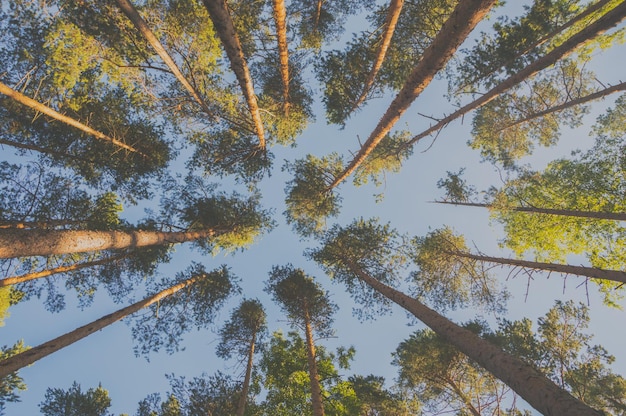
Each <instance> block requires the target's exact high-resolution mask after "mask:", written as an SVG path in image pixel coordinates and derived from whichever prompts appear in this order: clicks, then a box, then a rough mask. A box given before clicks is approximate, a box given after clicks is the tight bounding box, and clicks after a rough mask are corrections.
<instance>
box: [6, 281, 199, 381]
mask: <svg viewBox="0 0 626 416" xmlns="http://www.w3.org/2000/svg"><path fill="white" fill-rule="evenodd" d="M198 279H199V278H198V277H194V278H192V279H188V280H186V281H184V282H182V283H179V284H177V285H175V286H172V287H170V288H169V289H165V290H163V291H161V292H159V293H157V294H156V295H153V296H150V297H148V298H146V299H144V300H141V301H139V302H136V303H133V304H132V305H130V306H127V307H125V308H123V309H120V310H118V311H116V312H113V313H111V314H109V315H105V316H103V317H102V318H100V319H98V320H95V321H93V322H91V323H89V324H87V325H84V326H81V327H80V328H77V329H75V330H73V331H71V332H68V333H67V334H64V335H61V336H60V337H57V338H55V339H53V340H51V341H48V342H45V343H43V344H40V345H38V346H36V347H34V348H31V349H29V350H26V351H24V352H21V353H19V354H16V355H14V356H12V357H9V358H7V359H4V360H2V361H0V379H2V378H3V377H6V376H8V375H9V374H11V373H12V372H14V371H17V370H19V369H21V368H23V367H26V366H27V365H30V364H32V363H34V362H35V361H37V360H40V359H42V358H44V357H46V356H48V355H50V354H52V353H54V352H56V351H59V350H60V349H62V348H65V347H67V346H68V345H71V344H73V343H75V342H76V341H80V340H81V339H83V338H85V337H86V336H88V335H91V334H93V333H94V332H96V331H99V330H101V329H103V328H105V327H107V326H109V325H111V324H112V323H114V322H117V321H119V320H121V319H124V318H125V317H127V316H129V315H131V314H133V313H135V312H138V311H140V310H141V309H143V308H146V307H148V306H150V305H152V304H153V303H156V302H158V301H160V300H161V299H164V298H166V297H168V296H170V295H173V294H174V293H176V292H178V291H179V290H181V289H184V288H185V287H187V286H189V285H191V284H193V283H195V282H196V281H197V280H198Z"/></svg>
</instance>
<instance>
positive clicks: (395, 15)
mask: <svg viewBox="0 0 626 416" xmlns="http://www.w3.org/2000/svg"><path fill="white" fill-rule="evenodd" d="M403 5H404V0H391V2H390V3H389V9H388V10H387V17H386V18H385V25H384V31H383V34H382V36H381V39H380V45H379V46H378V50H377V51H376V58H375V59H374V64H373V65H372V69H371V70H370V72H369V74H368V75H367V79H366V80H365V83H364V84H363V91H361V95H360V96H359V98H358V99H357V100H356V102H355V103H354V105H353V106H352V109H351V110H350V112H351V113H352V112H354V111H355V110H356V109H357V108H359V106H360V105H361V104H363V102H364V101H365V99H366V98H367V94H368V93H369V91H370V90H371V89H372V85H374V80H375V79H376V75H378V71H380V68H381V67H382V66H383V62H384V61H385V56H386V55H387V49H389V45H391V38H392V37H393V33H394V31H395V30H396V24H397V23H398V19H399V18H400V12H402V6H403Z"/></svg>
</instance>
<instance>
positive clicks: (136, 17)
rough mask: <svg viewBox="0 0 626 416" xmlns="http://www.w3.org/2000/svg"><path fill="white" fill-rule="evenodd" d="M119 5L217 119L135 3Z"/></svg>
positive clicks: (124, 0)
mask: <svg viewBox="0 0 626 416" xmlns="http://www.w3.org/2000/svg"><path fill="white" fill-rule="evenodd" d="M116 1H117V5H118V6H119V7H120V9H122V11H123V12H124V14H125V15H126V17H128V19H129V20H130V21H131V22H132V23H133V25H134V26H135V28H137V30H139V32H140V33H141V34H142V35H143V37H144V38H146V40H147V41H148V43H149V44H150V46H152V49H154V51H155V52H156V53H157V54H158V55H159V56H160V57H161V59H162V60H163V62H164V63H165V65H167V67H168V68H169V69H170V71H172V74H174V76H175V77H176V79H177V80H178V82H180V83H181V84H182V85H183V87H184V88H185V89H186V90H187V92H189V94H191V96H192V97H193V99H194V100H196V102H197V103H198V104H199V105H200V107H202V110H203V111H204V112H205V113H206V114H207V115H208V116H209V117H210V118H211V120H212V121H215V120H217V117H216V115H215V114H214V113H213V112H212V111H211V110H210V109H209V106H208V105H207V104H206V102H205V101H204V100H203V99H202V98H201V97H200V93H199V92H198V91H197V90H196V88H195V87H193V86H192V85H191V83H190V82H189V81H188V80H187V78H186V77H185V76H184V75H183V73H182V72H181V71H180V69H179V68H178V65H176V62H174V60H173V59H172V57H171V56H170V54H169V53H168V52H167V51H166V50H165V48H164V47H163V45H162V44H161V42H160V41H159V39H158V38H157V37H156V36H155V35H154V33H153V32H152V30H150V27H149V26H148V24H147V23H146V21H145V20H143V18H142V17H141V15H140V14H139V12H138V11H137V9H135V7H134V6H133V4H132V3H131V2H130V1H129V0H116Z"/></svg>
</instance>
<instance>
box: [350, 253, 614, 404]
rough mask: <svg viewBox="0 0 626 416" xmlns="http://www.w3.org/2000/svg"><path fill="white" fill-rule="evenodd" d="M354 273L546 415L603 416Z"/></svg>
mask: <svg viewBox="0 0 626 416" xmlns="http://www.w3.org/2000/svg"><path fill="white" fill-rule="evenodd" d="M351 270H352V272H353V273H354V274H356V275H357V276H358V278H359V279H360V280H361V281H363V282H364V283H366V284H367V285H369V286H370V287H372V288H373V289H374V290H376V291H377V292H379V293H381V294H382V295H384V296H385V297H387V298H388V299H390V300H391V301H393V302H395V303H397V304H398V305H400V306H401V307H402V308H404V309H405V310H407V311H408V312H410V313H412V314H413V315H414V316H415V317H416V318H417V319H419V320H420V321H422V322H423V323H424V324H426V326H428V327H429V328H430V329H432V330H433V331H434V332H435V333H436V334H437V335H439V336H440V337H441V338H442V339H444V340H446V341H447V342H449V343H450V344H451V345H454V346H455V347H456V348H457V349H458V350H459V351H461V352H462V353H463V354H465V355H467V356H468V357H469V358H470V359H472V360H474V361H475V362H476V363H478V364H479V365H480V366H482V367H483V368H485V369H486V370H487V371H489V372H490V373H492V374H493V375H494V376H496V377H497V378H499V379H500V380H502V381H503V382H504V383H505V384H507V385H508V386H509V387H511V388H512V389H513V390H514V391H515V392H516V393H517V394H519V395H520V397H522V398H523V399H524V400H526V402H528V404H530V405H531V406H532V407H534V408H535V409H536V410H538V411H539V412H541V413H542V414H544V415H554V416H556V415H577V416H582V415H589V416H592V415H593V416H599V415H602V414H603V413H602V412H599V411H597V410H595V409H592V408H591V407H589V406H587V405H586V404H585V403H583V402H581V401H580V400H578V399H577V398H575V397H574V396H572V395H571V394H569V393H568V392H567V391H565V390H563V389H561V388H560V387H558V386H557V385H556V384H554V383H553V382H552V381H550V380H549V379H547V378H546V377H545V376H544V375H542V374H541V373H540V372H539V371H538V370H536V369H535V368H533V367H532V366H530V365H529V364H526V363H525V362H524V361H522V360H520V359H519V358H517V357H515V356H513V355H511V354H508V353H506V352H504V351H502V350H501V349H499V348H498V347H496V346H495V345H493V344H491V343H490V342H488V341H486V340H484V339H482V338H480V337H479V336H478V335H476V334H474V333H473V332H471V331H469V330H467V329H465V328H462V327H460V326H459V325H457V324H455V323H454V322H452V321H450V320H449V319H447V318H446V317H444V316H442V315H440V314H439V313H437V312H436V311H434V310H432V309H430V308H429V307H427V306H426V305H424V304H422V303H421V302H419V301H418V300H416V299H413V298H411V297H409V296H407V295H405V294H404V293H402V292H400V291H398V290H396V289H393V288H391V287H389V286H387V285H385V284H383V283H381V282H379V281H378V280H376V279H374V278H373V277H371V276H369V275H367V274H366V273H365V272H364V271H363V270H361V269H360V268H358V267H356V266H354V265H351Z"/></svg>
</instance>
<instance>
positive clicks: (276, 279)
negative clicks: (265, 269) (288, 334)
mask: <svg viewBox="0 0 626 416" xmlns="http://www.w3.org/2000/svg"><path fill="white" fill-rule="evenodd" d="M265 291H266V292H268V293H270V294H271V295H272V298H273V299H274V300H275V301H276V302H277V303H278V304H279V305H280V306H281V308H282V309H283V311H284V312H285V314H286V315H287V317H288V318H289V320H290V321H291V322H292V323H293V324H294V325H295V326H297V327H299V328H304V327H305V326H306V324H307V321H309V322H310V324H311V326H312V327H313V329H315V331H316V332H317V333H318V334H319V335H320V336H330V335H331V334H332V332H333V331H332V328H331V324H332V322H333V314H334V313H335V311H336V310H337V305H335V304H334V303H333V302H332V301H331V300H330V299H329V295H328V292H327V291H325V290H323V289H322V286H321V285H320V284H319V283H317V282H316V281H315V280H314V279H313V278H312V277H310V276H307V275H306V274H305V273H304V271H303V270H302V269H296V268H294V267H293V266H292V265H291V264H288V265H287V266H274V267H273V268H272V271H271V272H270V273H269V280H268V281H267V284H266V286H265Z"/></svg>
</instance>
